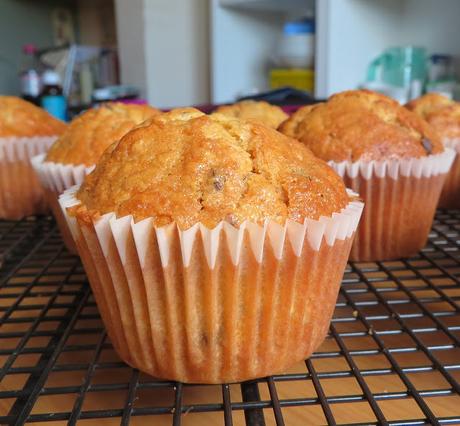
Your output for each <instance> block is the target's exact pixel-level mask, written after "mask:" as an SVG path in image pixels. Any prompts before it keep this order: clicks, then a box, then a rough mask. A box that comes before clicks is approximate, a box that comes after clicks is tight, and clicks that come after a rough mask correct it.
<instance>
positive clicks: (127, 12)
mask: <svg viewBox="0 0 460 426" xmlns="http://www.w3.org/2000/svg"><path fill="white" fill-rule="evenodd" d="M115 19H116V27H117V40H118V55H119V62H120V79H121V82H122V83H123V84H130V85H133V86H137V87H138V88H139V89H140V91H141V96H143V97H146V96H147V92H148V89H147V85H148V82H147V66H146V58H145V54H144V51H145V47H146V46H145V34H144V32H145V24H144V0H129V1H127V0H115Z"/></svg>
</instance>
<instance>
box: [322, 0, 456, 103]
mask: <svg viewBox="0 0 460 426" xmlns="http://www.w3.org/2000/svg"><path fill="white" fill-rule="evenodd" d="M316 7H317V9H316V12H317V31H318V32H317V52H318V55H317V58H316V71H317V73H316V93H315V94H316V96H317V97H319V98H324V97H327V96H329V95H331V94H332V93H334V92H338V91H341V90H346V89H352V88H356V87H357V86H358V85H359V84H360V83H362V82H363V81H364V79H365V77H366V70H367V67H368V65H369V63H370V62H371V60H372V59H373V58H374V57H376V56H378V55H379V54H380V53H382V52H383V50H385V49H386V48H388V47H392V46H402V45H409V44H411V45H414V44H415V45H417V46H424V47H426V48H427V49H428V52H429V53H432V52H436V53H450V54H455V55H460V43H459V31H458V20H459V18H460V1H459V0H316Z"/></svg>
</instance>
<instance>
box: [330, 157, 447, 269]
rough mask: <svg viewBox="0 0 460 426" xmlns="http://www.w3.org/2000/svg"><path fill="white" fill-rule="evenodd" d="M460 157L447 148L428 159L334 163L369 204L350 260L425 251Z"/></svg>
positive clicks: (388, 256) (392, 256)
mask: <svg viewBox="0 0 460 426" xmlns="http://www.w3.org/2000/svg"><path fill="white" fill-rule="evenodd" d="M454 157H455V153H454V151H453V150H452V149H449V148H447V149H446V150H445V151H444V152H443V153H441V154H436V155H430V156H427V157H422V158H411V159H400V160H387V161H368V162H365V161H357V162H354V163H352V162H346V161H344V162H341V163H334V162H329V165H331V166H332V167H333V168H334V169H335V170H336V172H337V173H338V174H339V175H340V176H342V178H343V180H344V182H345V185H346V186H347V187H349V188H351V189H352V190H353V191H356V192H359V195H360V197H361V198H362V200H363V201H364V203H365V206H366V207H365V209H364V212H363V217H362V219H361V223H360V226H359V228H358V232H357V235H356V238H355V241H354V244H353V247H352V249H351V254H350V259H351V260H354V261H377V260H391V259H399V258H403V257H409V256H412V255H414V254H416V253H417V252H418V251H419V250H421V249H422V248H423V247H424V246H425V244H426V241H427V239H428V234H429V232H430V229H431V224H432V222H433V217H434V214H435V211H436V205H437V203H438V200H439V196H440V194H441V189H442V186H443V184H444V180H445V178H446V175H447V173H448V172H449V169H450V167H451V165H452V162H453V160H454Z"/></svg>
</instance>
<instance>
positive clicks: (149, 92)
mask: <svg viewBox="0 0 460 426" xmlns="http://www.w3.org/2000/svg"><path fill="white" fill-rule="evenodd" d="M115 6H116V15H117V37H118V44H119V48H120V63H121V79H122V82H123V83H128V84H134V85H136V86H139V87H141V88H142V89H143V93H144V95H145V96H146V98H147V100H148V101H149V102H150V103H151V104H152V105H155V106H158V107H161V108H169V107H174V106H183V105H192V104H200V103H207V102H209V92H210V88H209V56H210V54H209V34H208V31H209V17H208V0H187V1H184V0H134V1H133V0H129V2H128V0H116V3H115Z"/></svg>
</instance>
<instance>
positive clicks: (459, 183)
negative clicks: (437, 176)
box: [439, 139, 460, 209]
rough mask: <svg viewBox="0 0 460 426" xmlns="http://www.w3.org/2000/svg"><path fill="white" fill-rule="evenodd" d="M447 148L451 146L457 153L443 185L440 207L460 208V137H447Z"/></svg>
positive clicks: (445, 143) (445, 144) (445, 142)
mask: <svg viewBox="0 0 460 426" xmlns="http://www.w3.org/2000/svg"><path fill="white" fill-rule="evenodd" d="M443 143H444V146H445V147H446V148H451V149H453V150H454V151H455V153H456V154H457V155H456V156H455V159H454V162H453V163H452V167H451V169H450V171H449V173H448V174H447V176H446V180H445V181H444V186H443V187H442V192H441V197H440V198H439V207H441V208H447V209H460V139H446V140H444V141H443Z"/></svg>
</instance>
